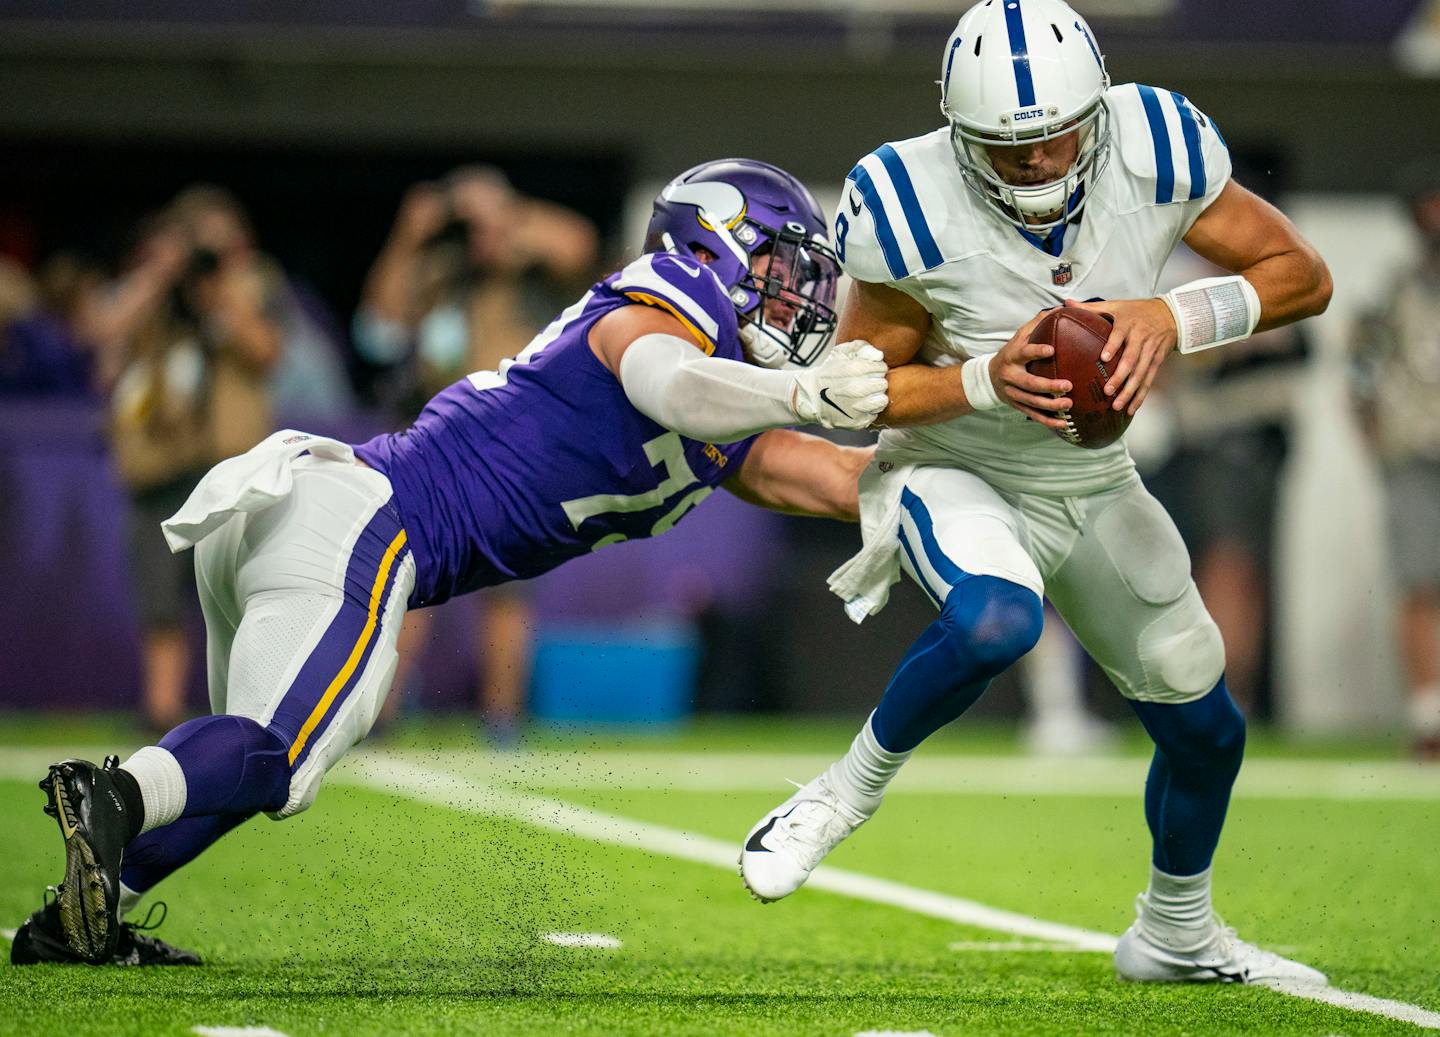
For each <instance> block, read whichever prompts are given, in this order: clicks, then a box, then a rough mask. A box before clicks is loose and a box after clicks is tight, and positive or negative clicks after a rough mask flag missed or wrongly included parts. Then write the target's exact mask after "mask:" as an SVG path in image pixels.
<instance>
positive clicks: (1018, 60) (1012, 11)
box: [1002, 0, 1035, 108]
mask: <svg viewBox="0 0 1440 1037" xmlns="http://www.w3.org/2000/svg"><path fill="white" fill-rule="evenodd" d="M1002 3H1004V4H1005V33H1006V35H1007V36H1009V37H1010V60H1011V61H1012V62H1013V63H1014V65H1015V92H1016V93H1017V94H1019V95H1020V107H1021V108H1028V107H1030V106H1031V105H1032V104H1034V103H1035V80H1034V79H1033V78H1032V77H1031V75H1030V51H1029V48H1027V47H1026V46H1025V22H1024V20H1023V19H1022V18H1021V17H1020V0H1002Z"/></svg>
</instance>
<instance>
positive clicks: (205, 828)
mask: <svg viewBox="0 0 1440 1037" xmlns="http://www.w3.org/2000/svg"><path fill="white" fill-rule="evenodd" d="M252 816H253V815H251V814H211V815H209V816H208V817H182V818H181V819H180V820H179V821H172V822H171V823H170V824H168V825H162V826H161V827H160V828H156V829H153V830H151V831H149V832H146V833H145V834H144V835H142V836H139V837H138V838H136V839H134V840H132V841H131V842H130V844H129V845H128V846H126V847H125V863H124V865H123V866H122V868H121V869H120V881H121V882H122V883H124V885H125V887H126V888H127V889H130V890H131V891H133V892H135V893H144V892H145V891H146V890H148V889H150V888H151V887H152V886H154V885H155V883H157V882H159V881H160V880H161V879H163V878H165V876H167V875H169V874H170V873H171V872H173V871H175V870H176V869H177V868H181V867H183V866H185V865H186V864H189V863H190V862H191V861H193V860H194V859H195V858H196V857H198V856H200V854H201V852H203V851H204V850H205V848H206V847H208V846H209V845H210V844H211V843H213V842H215V840H217V839H219V838H220V837H221V836H222V835H224V834H225V833H226V832H228V831H230V829H232V828H234V827H235V826H236V825H239V824H242V823H244V822H245V821H246V820H248V819H249V818H250V817H252Z"/></svg>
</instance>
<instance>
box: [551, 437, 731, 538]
mask: <svg viewBox="0 0 1440 1037" xmlns="http://www.w3.org/2000/svg"><path fill="white" fill-rule="evenodd" d="M645 456H646V457H647V458H648V459H649V461H650V463H651V464H652V465H654V466H656V467H658V468H660V469H661V470H662V472H663V473H664V476H663V478H662V479H661V480H660V485H659V486H657V487H655V488H654V489H653V490H647V491H646V492H644V493H631V494H624V493H597V494H594V495H593V496H590V497H577V498H576V499H575V500H567V501H564V502H563V503H562V504H561V505H560V506H561V507H562V508H564V509H565V517H566V518H568V519H569V520H570V525H571V526H573V527H574V528H575V529H576V531H579V529H580V527H581V526H582V525H584V523H585V520H586V519H591V518H595V517H596V516H599V515H626V514H630V513H632V512H636V511H649V510H650V509H651V508H658V507H659V506H660V505H662V504H664V503H665V502H666V501H667V500H669V499H670V498H671V497H672V496H673V495H675V494H676V493H679V492H680V491H682V490H687V489H690V487H692V486H694V487H695V489H693V490H690V492H689V493H687V494H685V496H683V497H681V498H680V499H679V500H678V501H676V502H675V506H674V507H673V508H671V509H670V510H669V511H667V512H666V513H665V514H664V515H661V516H660V518H659V519H657V520H656V522H655V525H653V526H651V527H650V535H651V536H652V537H658V536H659V535H660V534H661V533H664V532H665V531H667V530H668V529H669V528H670V527H671V526H673V525H675V523H677V522H679V521H680V520H681V519H682V518H684V517H685V513H686V512H687V511H689V510H690V509H691V508H693V507H694V506H695V505H697V504H699V503H700V502H701V501H702V500H704V499H705V498H706V497H708V496H710V494H711V493H713V492H714V488H713V487H710V486H696V484H697V483H698V482H699V481H700V480H699V479H697V478H695V473H694V472H692V471H691V470H690V462H689V461H687V460H685V444H684V443H682V442H681V441H680V434H679V433H678V432H667V433H665V434H664V435H663V436H656V437H655V438H654V439H652V440H650V442H648V443H646V444H645ZM629 539H630V538H629V537H628V536H626V535H625V534H624V533H609V534H607V535H605V536H603V537H601V538H600V539H599V540H597V541H595V543H594V544H592V545H591V546H590V550H592V551H598V550H600V548H602V547H606V546H608V545H610V544H618V543H619V542H620V541H622V540H629Z"/></svg>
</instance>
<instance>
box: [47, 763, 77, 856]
mask: <svg viewBox="0 0 1440 1037" xmlns="http://www.w3.org/2000/svg"><path fill="white" fill-rule="evenodd" d="M50 780H51V781H52V782H53V783H54V785H55V807H56V816H57V817H58V818H59V820H60V834H61V835H63V836H64V837H65V838H66V839H67V840H68V839H69V838H70V837H71V836H72V835H74V834H75V825H74V823H73V822H72V821H71V820H70V815H69V814H68V813H67V812H66V810H65V807H66V800H65V787H64V786H63V785H62V784H61V782H60V775H58V774H56V775H54V776H52V778H51V779H50Z"/></svg>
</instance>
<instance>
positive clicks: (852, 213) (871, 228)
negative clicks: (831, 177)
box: [834, 142, 944, 291]
mask: <svg viewBox="0 0 1440 1037" xmlns="http://www.w3.org/2000/svg"><path fill="white" fill-rule="evenodd" d="M910 144H911V142H904V143H902V144H901V145H900V148H897V147H896V146H895V145H893V144H882V145H881V146H880V147H878V148H876V149H875V150H874V151H872V152H871V153H870V154H868V155H866V156H865V157H864V158H862V159H861V160H860V161H859V162H857V163H856V164H855V168H854V169H852V170H850V175H849V176H847V177H846V178H845V186H844V188H843V189H842V190H841V192H840V206H839V208H838V209H836V211H835V227H834V230H835V234H834V240H835V254H836V256H837V257H838V258H839V260H840V265H841V267H842V268H843V269H844V271H845V273H847V274H849V275H850V276H851V277H852V278H854V279H855V280H857V281H868V282H870V283H872V284H888V285H892V286H894V287H896V288H900V289H902V290H906V291H911V290H912V285H911V284H910V283H909V282H908V279H910V278H913V277H914V276H915V275H916V274H920V273H923V272H925V271H927V270H932V269H934V268H935V267H937V266H939V265H940V264H941V263H942V262H944V259H943V258H942V256H941V253H940V247H939V246H938V245H937V244H936V241H935V231H934V229H933V228H932V226H931V221H930V220H929V219H928V218H927V217H926V214H925V210H924V208H923V207H922V205H921V202H920V198H919V196H918V194H917V191H916V177H917V175H918V171H917V170H912V169H911V168H910V164H911V163H914V162H915V161H916V155H915V152H914V149H913V148H911V147H908V145H910ZM901 149H905V150H906V153H907V154H908V156H909V157H908V159H907V158H906V157H902V151H901Z"/></svg>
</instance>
